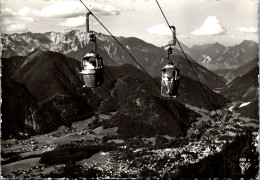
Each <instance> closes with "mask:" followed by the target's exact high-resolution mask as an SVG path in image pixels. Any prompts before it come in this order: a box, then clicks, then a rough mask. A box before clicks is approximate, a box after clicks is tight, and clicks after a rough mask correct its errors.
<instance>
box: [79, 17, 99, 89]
mask: <svg viewBox="0 0 260 180" xmlns="http://www.w3.org/2000/svg"><path fill="white" fill-rule="evenodd" d="M90 14H91V13H90V12H88V13H87V14H86V30H87V33H88V34H89V38H90V42H93V43H94V49H92V50H91V51H90V52H88V53H87V54H86V55H85V56H84V57H83V60H82V71H81V72H80V73H81V74H82V75H83V80H84V83H85V85H83V87H89V88H94V87H98V86H101V85H102V84H103V82H104V65H103V59H102V57H100V56H99V55H98V53H97V52H96V51H97V42H96V35H95V34H94V33H93V32H90V31H89V15H90Z"/></svg>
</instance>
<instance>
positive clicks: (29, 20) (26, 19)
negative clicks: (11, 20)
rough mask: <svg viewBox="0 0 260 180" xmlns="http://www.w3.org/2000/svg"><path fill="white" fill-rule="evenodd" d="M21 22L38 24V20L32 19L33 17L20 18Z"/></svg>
mask: <svg viewBox="0 0 260 180" xmlns="http://www.w3.org/2000/svg"><path fill="white" fill-rule="evenodd" d="M21 20H22V21H24V22H26V23H34V22H39V19H37V18H34V17H21Z"/></svg>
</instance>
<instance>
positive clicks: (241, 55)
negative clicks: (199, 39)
mask: <svg viewBox="0 0 260 180" xmlns="http://www.w3.org/2000/svg"><path fill="white" fill-rule="evenodd" d="M189 51H190V56H191V57H192V58H194V59H195V60H196V61H197V62H199V63H200V64H202V65H203V66H205V67H207V68H208V69H210V70H216V69H217V70H222V69H236V68H238V67H240V66H242V65H244V64H246V63H248V62H250V61H252V60H254V59H256V58H257V57H258V44H257V43H256V42H254V41H251V40H244V41H242V42H241V43H240V44H236V45H234V46H229V47H226V46H224V45H222V44H220V43H217V42H216V43H214V44H205V45H194V46H193V47H192V48H190V50H189Z"/></svg>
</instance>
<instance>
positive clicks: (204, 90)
mask: <svg viewBox="0 0 260 180" xmlns="http://www.w3.org/2000/svg"><path fill="white" fill-rule="evenodd" d="M155 1H156V3H157V5H158V7H159V9H160V11H161V13H162V15H163V17H164V19H165V21H166V23H167V25H168V27H169V29H170V30H171V32H172V33H174V32H173V29H172V28H171V26H170V24H169V21H168V20H167V18H166V16H165V14H164V12H163V10H162V8H161V6H160V4H159V2H158V1H157V0H155ZM176 41H177V43H178V45H179V46H180V48H181V51H182V53H183V54H184V56H185V59H186V60H187V62H188V64H189V66H190V67H191V69H192V71H193V73H194V75H195V77H196V79H197V80H198V82H199V84H200V86H201V88H202V90H203V92H204V94H205V95H206V97H207V99H208V101H209V104H210V106H211V108H212V110H214V109H215V107H214V105H213V103H212V102H211V100H210V98H209V96H208V94H207V92H206V89H205V88H204V87H203V85H202V83H201V82H200V79H199V77H198V75H197V73H196V72H195V70H194V68H193V66H192V64H191V62H190V60H189V59H188V57H187V55H186V53H185V52H184V51H183V49H182V47H181V44H180V42H179V41H178V39H177V37H176Z"/></svg>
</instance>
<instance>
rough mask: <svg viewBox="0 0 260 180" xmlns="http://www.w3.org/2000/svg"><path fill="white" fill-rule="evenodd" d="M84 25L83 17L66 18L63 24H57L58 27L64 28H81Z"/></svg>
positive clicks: (84, 19)
mask: <svg viewBox="0 0 260 180" xmlns="http://www.w3.org/2000/svg"><path fill="white" fill-rule="evenodd" d="M85 24H86V18H85V16H78V17H73V18H68V19H66V20H65V21H64V22H62V23H59V24H58V26H65V27H82V26H85Z"/></svg>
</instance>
